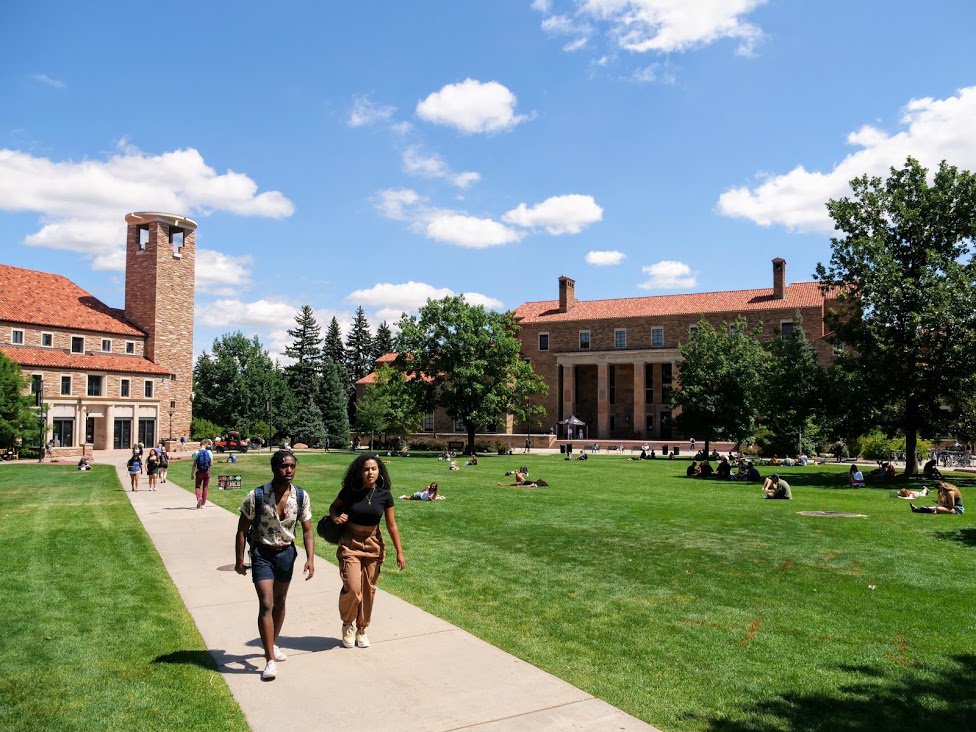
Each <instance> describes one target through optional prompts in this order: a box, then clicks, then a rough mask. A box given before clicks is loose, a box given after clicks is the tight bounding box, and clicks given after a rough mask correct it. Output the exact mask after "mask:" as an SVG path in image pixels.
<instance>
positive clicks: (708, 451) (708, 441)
mask: <svg viewBox="0 0 976 732" xmlns="http://www.w3.org/2000/svg"><path fill="white" fill-rule="evenodd" d="M711 444H712V441H711V440H709V439H708V438H707V437H706V438H705V446H704V447H702V451H703V452H702V454H703V455H704V456H705V459H706V460H708V456H709V454H710V453H711V450H709V449H708V446H709V445H711ZM692 457H694V455H692Z"/></svg>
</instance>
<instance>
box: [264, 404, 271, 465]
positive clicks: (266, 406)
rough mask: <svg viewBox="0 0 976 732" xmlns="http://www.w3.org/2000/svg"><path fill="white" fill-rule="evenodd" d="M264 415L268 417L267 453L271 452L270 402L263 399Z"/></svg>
mask: <svg viewBox="0 0 976 732" xmlns="http://www.w3.org/2000/svg"><path fill="white" fill-rule="evenodd" d="M264 413H265V414H266V415H267V417H268V452H271V400H270V399H265V401H264Z"/></svg>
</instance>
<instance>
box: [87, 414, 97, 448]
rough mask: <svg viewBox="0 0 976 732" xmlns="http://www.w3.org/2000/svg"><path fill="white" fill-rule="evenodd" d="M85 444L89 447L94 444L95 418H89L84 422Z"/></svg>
mask: <svg viewBox="0 0 976 732" xmlns="http://www.w3.org/2000/svg"><path fill="white" fill-rule="evenodd" d="M85 442H87V443H88V444H89V445H90V444H92V443H93V442H95V418H94V417H89V418H88V419H86V420H85Z"/></svg>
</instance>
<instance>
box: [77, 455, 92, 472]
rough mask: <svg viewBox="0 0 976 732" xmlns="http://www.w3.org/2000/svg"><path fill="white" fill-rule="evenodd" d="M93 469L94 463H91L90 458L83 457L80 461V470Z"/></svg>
mask: <svg viewBox="0 0 976 732" xmlns="http://www.w3.org/2000/svg"><path fill="white" fill-rule="evenodd" d="M91 469H92V465H91V459H90V458H87V457H83V458H82V459H81V460H79V461H78V470H91Z"/></svg>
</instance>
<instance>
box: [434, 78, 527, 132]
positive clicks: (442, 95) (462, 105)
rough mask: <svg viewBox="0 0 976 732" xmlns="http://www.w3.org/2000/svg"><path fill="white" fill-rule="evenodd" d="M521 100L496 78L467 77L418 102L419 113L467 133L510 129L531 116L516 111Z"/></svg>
mask: <svg viewBox="0 0 976 732" xmlns="http://www.w3.org/2000/svg"><path fill="white" fill-rule="evenodd" d="M517 102H518V100H517V99H516V97H515V95H514V94H512V92H510V91H509V90H508V88H506V87H505V86H504V85H502V84H499V83H498V82H497V81H489V82H485V83H482V82H480V81H477V80H475V79H465V80H464V81H462V82H459V83H457V84H447V85H446V86H444V87H443V88H441V90H440V91H436V92H433V93H431V94H430V95H428V96H427V98H426V99H423V100H421V101H420V102H418V103H417V116H418V117H420V118H421V119H424V120H427V121H428V122H432V123H434V124H438V125H448V126H450V127H454V128H456V129H458V130H460V131H461V132H464V133H466V134H473V133H478V132H499V131H502V130H510V129H512V128H513V127H515V126H516V125H518V124H519V123H521V122H524V121H525V120H526V119H528V117H527V116H526V115H519V114H515V105H516V104H517Z"/></svg>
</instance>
